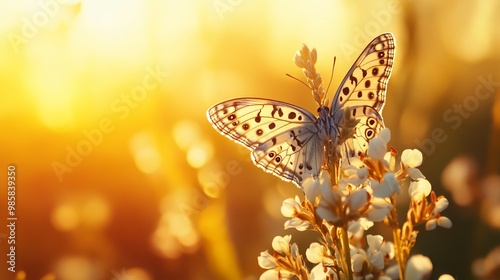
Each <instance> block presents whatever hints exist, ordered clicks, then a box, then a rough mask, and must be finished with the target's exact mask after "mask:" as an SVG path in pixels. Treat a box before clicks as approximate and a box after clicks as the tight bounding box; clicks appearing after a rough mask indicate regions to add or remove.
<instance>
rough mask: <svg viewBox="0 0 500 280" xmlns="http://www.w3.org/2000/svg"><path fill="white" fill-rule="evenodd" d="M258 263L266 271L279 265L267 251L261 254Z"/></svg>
mask: <svg viewBox="0 0 500 280" xmlns="http://www.w3.org/2000/svg"><path fill="white" fill-rule="evenodd" d="M257 261H258V262H259V266H260V267H262V268H264V269H273V268H275V267H276V266H277V265H278V263H277V261H276V258H275V257H273V256H272V255H271V254H269V253H268V252H267V251H266V252H261V253H260V256H258V257H257Z"/></svg>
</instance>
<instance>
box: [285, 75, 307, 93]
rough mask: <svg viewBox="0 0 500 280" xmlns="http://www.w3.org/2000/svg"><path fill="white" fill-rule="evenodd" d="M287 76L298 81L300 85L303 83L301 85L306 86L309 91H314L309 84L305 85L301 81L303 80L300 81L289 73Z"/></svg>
mask: <svg viewBox="0 0 500 280" xmlns="http://www.w3.org/2000/svg"><path fill="white" fill-rule="evenodd" d="M286 75H287V76H288V77H289V78H292V79H294V80H296V81H298V82H299V83H301V84H303V85H305V86H306V87H307V88H308V89H310V90H312V88H311V87H310V86H309V85H308V84H306V83H304V82H303V81H301V80H299V79H297V78H295V77H294V76H292V75H290V74H288V73H286Z"/></svg>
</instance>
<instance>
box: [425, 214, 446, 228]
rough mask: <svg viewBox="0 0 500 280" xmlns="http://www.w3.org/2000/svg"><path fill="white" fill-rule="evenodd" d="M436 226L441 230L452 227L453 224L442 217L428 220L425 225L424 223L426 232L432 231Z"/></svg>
mask: <svg viewBox="0 0 500 280" xmlns="http://www.w3.org/2000/svg"><path fill="white" fill-rule="evenodd" d="M437 226H440V227H442V228H451V227H452V226H453V223H452V222H451V220H450V219H449V218H448V217H444V216H440V217H438V218H433V219H430V220H428V221H427V223H425V229H426V230H434V229H436V227H437Z"/></svg>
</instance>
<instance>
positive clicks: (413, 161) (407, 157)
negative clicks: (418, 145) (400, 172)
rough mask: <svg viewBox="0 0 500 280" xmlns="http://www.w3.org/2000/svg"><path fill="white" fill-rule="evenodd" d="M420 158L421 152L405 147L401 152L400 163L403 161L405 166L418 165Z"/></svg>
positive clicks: (420, 162)
mask: <svg viewBox="0 0 500 280" xmlns="http://www.w3.org/2000/svg"><path fill="white" fill-rule="evenodd" d="M422 160H423V156H422V152H420V151H419V150H417V149H412V150H410V149H406V150H404V151H403V153H402V154H401V163H403V165H404V166H405V167H406V168H415V167H419V166H420V165H421V164H422Z"/></svg>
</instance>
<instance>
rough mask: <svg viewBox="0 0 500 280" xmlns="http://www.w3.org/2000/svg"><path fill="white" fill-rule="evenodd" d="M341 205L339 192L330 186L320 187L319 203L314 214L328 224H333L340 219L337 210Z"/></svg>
mask: <svg viewBox="0 0 500 280" xmlns="http://www.w3.org/2000/svg"><path fill="white" fill-rule="evenodd" d="M341 203H342V196H341V194H340V192H338V191H336V190H334V189H332V188H331V187H330V186H326V185H323V186H321V201H320V202H319V204H318V207H317V208H316V213H317V214H318V215H319V216H320V217H321V218H322V219H325V220H326V221H328V222H331V223H335V222H337V221H338V220H339V219H340V216H339V208H340V206H341Z"/></svg>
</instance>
